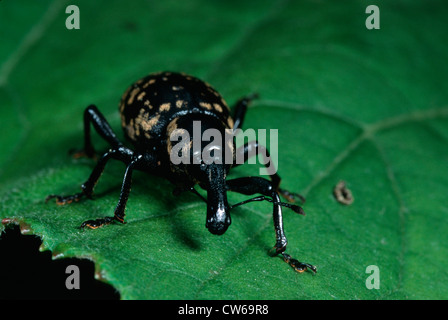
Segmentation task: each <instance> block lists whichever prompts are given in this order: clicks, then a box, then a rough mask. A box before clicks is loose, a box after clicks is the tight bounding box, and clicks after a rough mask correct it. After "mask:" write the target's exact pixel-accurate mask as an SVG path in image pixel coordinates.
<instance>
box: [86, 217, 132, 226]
mask: <svg viewBox="0 0 448 320" xmlns="http://www.w3.org/2000/svg"><path fill="white" fill-rule="evenodd" d="M114 220H118V219H116V218H115V217H104V218H100V219H95V220H87V221H84V222H83V223H82V224H81V226H80V227H79V228H80V229H84V228H86V227H87V228H89V229H98V228H101V227H103V226H106V225H108V224H111V223H112V222H114ZM123 223H124V222H123Z"/></svg>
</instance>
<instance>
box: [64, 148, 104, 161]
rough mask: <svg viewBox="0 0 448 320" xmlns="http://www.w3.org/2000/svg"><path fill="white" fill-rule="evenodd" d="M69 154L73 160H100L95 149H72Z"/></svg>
mask: <svg viewBox="0 0 448 320" xmlns="http://www.w3.org/2000/svg"><path fill="white" fill-rule="evenodd" d="M69 154H70V155H71V156H72V158H73V159H80V158H89V159H94V160H98V154H97V153H96V152H95V150H93V149H81V150H75V149H71V150H70V151H69Z"/></svg>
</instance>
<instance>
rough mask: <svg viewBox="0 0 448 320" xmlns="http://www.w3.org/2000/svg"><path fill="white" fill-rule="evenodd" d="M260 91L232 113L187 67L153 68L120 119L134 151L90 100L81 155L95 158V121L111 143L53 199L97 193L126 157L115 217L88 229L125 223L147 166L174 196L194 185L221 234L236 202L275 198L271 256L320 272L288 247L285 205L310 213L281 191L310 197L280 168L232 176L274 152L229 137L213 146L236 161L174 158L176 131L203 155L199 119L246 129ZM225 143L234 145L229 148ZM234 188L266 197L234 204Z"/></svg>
mask: <svg viewBox="0 0 448 320" xmlns="http://www.w3.org/2000/svg"><path fill="white" fill-rule="evenodd" d="M255 97H256V95H251V96H247V97H244V98H242V99H240V100H239V101H238V102H237V103H236V106H235V108H234V112H233V118H232V116H231V115H230V110H229V108H228V106H227V104H226V102H225V101H224V99H223V98H222V97H221V95H220V94H219V93H218V92H217V91H216V90H214V89H213V88H212V87H211V86H210V85H209V84H207V83H205V82H203V81H201V80H199V79H197V78H195V77H192V76H189V75H186V74H183V73H175V72H160V73H154V74H150V75H148V76H146V77H144V78H142V79H140V80H138V81H137V82H135V83H134V84H132V85H131V86H130V87H129V88H128V89H127V90H126V92H125V93H124V94H123V96H122V98H121V102H120V115H121V125H122V128H123V130H124V134H125V136H126V138H127V140H129V141H130V142H131V143H132V144H133V146H134V150H131V149H129V148H128V147H126V146H125V145H123V144H122V143H121V142H120V141H119V140H118V139H117V137H116V135H115V133H114V132H113V130H112V128H111V127H110V125H109V124H108V122H107V120H106V119H105V118H104V116H103V115H102V114H101V112H100V111H99V110H98V109H97V108H96V106H94V105H90V106H89V107H87V108H86V109H85V112H84V149H83V150H81V151H79V152H77V153H75V155H74V156H75V157H80V156H86V157H89V158H93V157H95V155H96V154H95V150H94V148H93V145H92V142H91V137H90V124H92V125H93V127H94V128H95V130H96V131H97V132H98V134H99V135H100V136H101V137H102V138H103V139H105V140H106V141H107V142H108V143H109V145H110V149H109V151H107V152H106V153H104V154H103V155H102V156H101V157H100V158H99V160H98V162H97V164H96V166H95V168H94V169H93V171H92V173H91V175H90V177H89V178H88V179H87V181H86V182H85V183H84V184H82V186H81V188H82V191H81V192H80V193H77V194H74V195H70V196H58V195H50V196H48V197H47V200H49V199H51V198H56V202H57V203H58V204H67V203H71V202H73V201H78V200H79V199H81V198H82V197H87V198H91V197H92V194H93V189H94V186H95V184H96V183H97V181H98V179H99V177H100V175H101V174H102V172H103V170H104V168H105V165H106V163H107V162H108V161H109V160H110V159H116V160H120V161H122V162H124V163H125V164H126V172H125V175H124V179H123V185H122V188H121V193H120V199H119V201H118V205H117V207H116V209H115V212H114V216H113V217H104V218H101V219H96V220H88V221H85V222H83V223H82V225H81V228H85V227H88V228H91V229H96V228H98V227H101V226H103V225H106V224H110V223H112V222H113V221H119V222H121V223H125V222H124V216H125V207H126V202H127V200H128V196H129V192H130V189H131V176H132V172H133V170H141V171H145V172H148V173H150V174H154V175H157V176H162V177H164V178H166V179H168V180H170V181H171V182H172V183H174V185H175V186H176V187H175V190H174V192H173V193H174V194H175V195H176V194H179V193H180V192H183V191H191V192H193V193H195V194H196V195H198V196H199V197H201V199H202V200H203V201H205V203H206V204H207V219H206V227H207V228H208V230H209V231H210V232H211V233H213V234H217V235H221V234H223V233H224V232H225V231H226V230H227V228H228V227H229V225H230V222H231V220H230V210H231V209H232V208H234V207H236V206H239V205H242V204H245V203H248V202H251V201H263V200H267V201H270V202H271V203H273V207H274V208H273V217H274V227H275V234H276V244H275V246H274V248H273V250H271V255H277V254H281V255H282V256H283V259H284V260H285V261H286V262H287V263H289V264H290V265H291V266H292V267H293V268H294V269H295V270H296V271H299V272H303V271H305V270H307V269H310V270H312V271H313V272H316V268H315V267H314V266H313V265H310V264H307V263H302V262H299V261H298V260H296V259H293V258H291V256H289V255H288V254H286V253H285V249H286V245H287V240H286V236H285V233H284V231H283V218H282V208H281V207H282V206H284V207H288V208H290V209H293V210H294V211H295V212H297V213H300V214H304V212H303V210H302V208H301V207H300V206H297V205H293V204H289V203H284V202H281V201H280V198H279V194H281V195H283V196H284V197H285V198H287V199H288V200H289V201H294V199H295V198H296V197H298V198H299V199H301V200H302V201H304V199H303V197H301V196H300V195H298V194H295V193H291V192H288V191H286V190H283V189H280V188H279V184H280V177H279V175H278V174H277V173H272V174H270V178H271V181H269V180H267V179H264V178H261V177H243V178H236V179H231V180H226V177H227V174H228V172H229V170H230V168H231V167H235V166H236V165H238V164H240V163H235V161H234V160H235V159H236V157H237V156H238V155H240V156H242V157H243V159H245V160H247V158H248V157H250V156H252V155H256V154H259V153H261V152H264V155H265V156H266V157H267V161H266V166H267V164H269V159H270V156H269V153H268V152H267V150H266V148H265V147H263V146H261V145H259V144H258V142H257V141H253V142H249V143H246V144H244V145H243V146H241V147H239V148H238V149H235V145H234V140H230V141H231V143H227V144H226V142H228V141H221V142H222V144H219V146H221V147H219V146H218V147H216V148H214V149H215V150H214V152H216V151H222V152H221V153H220V157H221V160H222V157H223V156H224V155H225V154H227V155H229V153H230V156H231V159H232V161H231V163H228V162H223V161H212V162H207V163H205V161H204V159H199V160H198V161H192V162H190V163H188V162H186V163H184V162H182V163H179V164H173V161H171V160H172V159H171V158H170V155H172V151H173V143H172V135H173V133H174V132H186V133H189V137H190V139H191V140H190V141H189V142H191V143H190V144H188V143H187V144H185V145H184V148H183V152H184V155H185V154H187V155H188V156H187V158H190V159H193V158H194V159H196V158H195V157H196V155H195V153H194V148H192V147H191V145H192V143H196V142H197V141H196V142H195V141H193V134H192V131H193V130H194V128H193V124H194V123H195V122H196V123H197V122H199V121H200V124H201V128H200V130H201V133H204V132H205V131H206V130H207V129H214V130H218V132H220V133H222V135H223V136H225V132H226V130H227V131H228V130H231V131H232V130H236V129H238V128H241V126H242V124H243V120H244V116H245V114H246V111H247V107H248V104H249V103H250V101H251V100H252V99H253V98H255ZM217 145H218V144H217ZM223 145H226V146H227V148H223V147H222V146H223ZM203 149H204V145H203V144H202V141H201V143H200V150H201V151H202V150H203ZM217 149H221V150H217ZM224 149H226V150H224ZM216 154H218V152H216ZM216 154H215V158H216ZM194 159H193V160H194ZM196 184H199V186H200V187H201V188H203V189H204V190H206V191H207V198H204V197H202V195H201V194H200V193H198V192H197V191H196V190H195V188H194V186H195V185H196ZM227 191H234V192H239V193H242V194H245V195H253V194H261V196H258V197H255V198H252V199H248V200H246V201H243V202H240V203H237V204H235V205H233V206H230V205H229V204H228V202H227Z"/></svg>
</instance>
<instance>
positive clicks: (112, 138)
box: [73, 104, 122, 158]
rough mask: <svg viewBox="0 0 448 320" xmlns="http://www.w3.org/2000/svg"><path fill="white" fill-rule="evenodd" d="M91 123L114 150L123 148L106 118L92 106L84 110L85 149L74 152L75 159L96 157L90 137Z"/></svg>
mask: <svg viewBox="0 0 448 320" xmlns="http://www.w3.org/2000/svg"><path fill="white" fill-rule="evenodd" d="M90 123H92V125H93V127H94V128H95V130H96V132H97V133H98V134H99V135H100V136H101V137H102V138H103V139H104V140H106V141H107V142H108V143H109V144H110V146H111V147H112V148H114V149H117V148H119V147H121V146H122V143H121V142H120V141H119V140H118V139H117V137H116V135H115V133H114V131H113V130H112V128H111V126H110V125H109V123H108V122H107V120H106V118H104V116H103V114H102V113H101V112H100V111H99V110H98V108H97V107H96V106H95V105H93V104H92V105H90V106H88V107H87V108H86V109H85V110H84V149H82V150H80V151H77V152H73V157H74V158H80V157H88V158H95V157H96V154H95V148H94V147H93V144H92V139H91V136H90Z"/></svg>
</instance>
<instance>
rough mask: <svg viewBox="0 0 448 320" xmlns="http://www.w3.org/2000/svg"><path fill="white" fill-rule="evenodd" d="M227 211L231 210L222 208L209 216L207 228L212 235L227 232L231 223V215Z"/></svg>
mask: <svg viewBox="0 0 448 320" xmlns="http://www.w3.org/2000/svg"><path fill="white" fill-rule="evenodd" d="M226 209H227V210H229V209H228V208H223V207H221V208H218V209H216V210H213V211H212V212H209V214H207V223H206V224H205V226H206V227H207V229H208V231H210V233H212V234H216V235H221V234H224V232H226V230H227V228H228V227H229V226H230V223H231V220H230V215H229V214H228V211H227V210H226Z"/></svg>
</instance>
